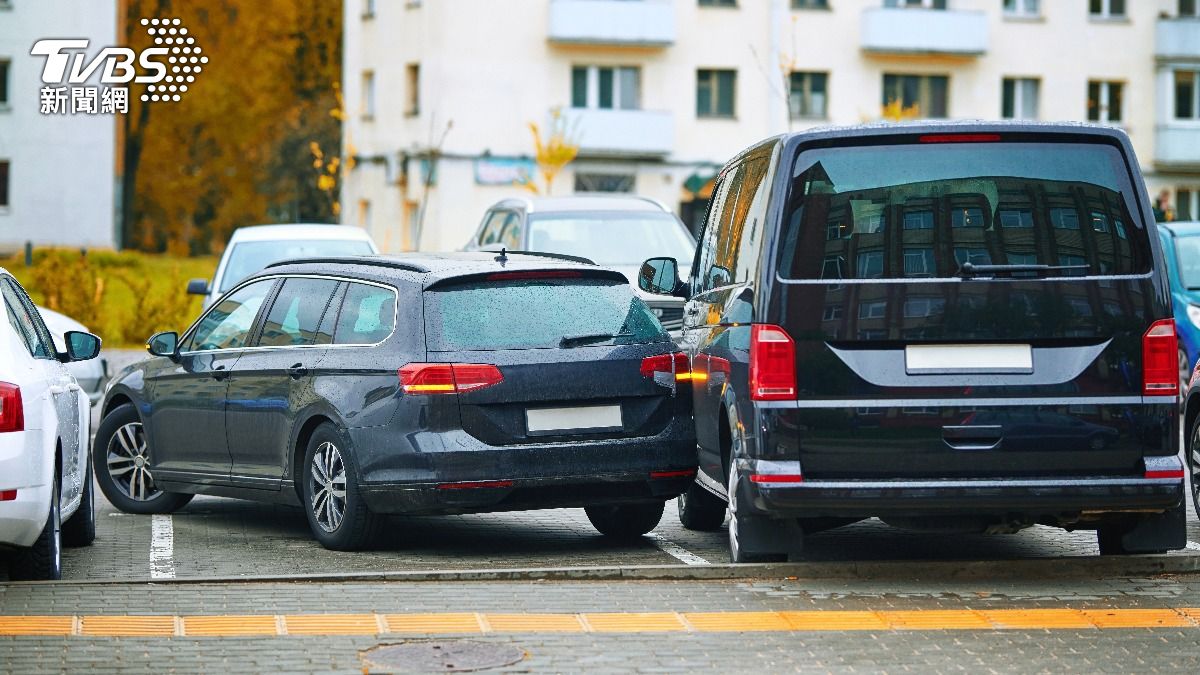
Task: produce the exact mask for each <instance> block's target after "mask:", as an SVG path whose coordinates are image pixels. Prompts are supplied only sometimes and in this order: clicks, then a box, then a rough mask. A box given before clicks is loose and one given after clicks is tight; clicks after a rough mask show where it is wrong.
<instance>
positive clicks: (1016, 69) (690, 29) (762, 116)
mask: <svg viewBox="0 0 1200 675" xmlns="http://www.w3.org/2000/svg"><path fill="white" fill-rule="evenodd" d="M1197 5H1200V2H1197V1H1196V0H347V1H346V3H345V7H346V9H345V11H346V16H345V45H344V71H343V90H344V93H345V101H346V113H347V115H346V121H345V124H344V131H343V141H344V148H345V149H346V151H347V152H348V153H349V154H352V155H353V156H354V157H355V158H356V164H355V166H354V167H353V168H352V169H351V170H350V171H349V172H348V174H347V175H346V177H345V180H344V183H343V187H342V206H343V208H342V219H343V222H345V223H347V224H357V225H360V226H362V227H366V228H367V229H369V230H370V231H371V233H372V235H373V236H374V237H375V239H376V241H378V242H379V244H380V245H381V247H383V248H384V249H385V250H391V251H397V250H405V249H411V248H421V249H425V250H444V249H456V248H459V247H461V246H462V245H463V244H465V243H466V241H467V238H468V237H470V235H471V234H472V233H473V232H474V230H475V228H476V226H477V225H478V223H479V219H480V217H481V216H482V214H483V212H484V210H485V209H486V208H487V206H489V205H490V204H492V203H494V202H495V201H497V200H499V199H501V198H504V197H507V196H512V195H514V194H522V193H526V194H527V192H525V191H524V189H523V188H521V187H517V186H514V185H513V180H514V178H517V177H518V176H520V175H522V172H527V171H528V170H529V168H530V164H531V158H532V156H533V154H534V142H533V138H532V136H531V134H530V131H529V129H528V126H527V125H528V124H529V123H530V122H535V123H537V124H539V125H541V126H542V127H543V128H544V127H545V126H546V125H547V124H548V121H549V118H550V116H551V111H552V110H560V111H561V114H562V116H563V119H564V120H565V123H566V126H567V128H568V129H569V130H570V133H571V135H572V137H574V138H575V139H576V140H577V141H578V143H579V145H580V153H579V157H578V158H577V159H576V160H575V161H574V162H572V163H571V164H570V165H568V167H567V168H566V169H565V170H564V171H563V172H562V173H561V174H560V175H559V176H558V178H556V180H555V182H554V185H553V188H552V190H551V192H552V193H553V194H555V195H562V194H571V193H575V192H593V191H629V192H636V193H639V194H642V195H645V196H649V197H653V198H656V199H658V200H660V201H662V202H663V203H665V204H667V205H669V206H670V207H671V208H673V209H675V210H676V211H677V212H679V213H680V214H681V216H682V217H683V218H684V220H685V222H688V223H689V225H692V224H694V223H697V222H698V221H699V219H700V217H702V214H703V208H704V206H705V205H706V203H707V201H706V200H707V196H708V194H707V190H708V189H709V186H710V185H711V177H712V175H713V174H714V172H715V170H716V169H717V168H719V167H720V165H722V164H723V163H724V162H725V161H726V160H727V159H728V158H729V157H731V156H732V155H734V154H735V153H737V152H738V151H739V150H741V149H742V148H744V147H746V146H748V145H750V144H752V143H754V142H756V141H758V140H761V139H763V138H765V137H768V136H771V135H774V134H778V133H782V132H786V131H789V130H800V129H804V128H809V127H813V126H823V125H829V124H855V123H859V122H865V121H874V120H878V119H880V118H881V116H883V114H884V106H885V104H886V103H889V102H891V103H895V104H896V105H895V106H894V107H895V108H900V109H904V110H905V111H906V112H905V114H907V115H913V114H916V115H918V116H920V117H928V118H956V119H961V118H967V119H999V118H1030V119H1039V120H1070V121H1092V122H1097V123H1103V124H1114V125H1119V126H1121V127H1122V128H1124V129H1125V130H1126V131H1128V132H1129V134H1130V136H1131V137H1132V139H1133V143H1134V146H1135V148H1136V150H1137V153H1138V157H1139V160H1140V161H1141V163H1142V168H1143V171H1144V172H1145V173H1146V176H1147V183H1148V185H1149V189H1150V191H1151V194H1152V196H1157V195H1159V194H1160V193H1162V192H1163V191H1166V193H1167V195H1168V199H1167V202H1168V205H1169V206H1170V207H1171V208H1172V209H1173V210H1174V211H1175V213H1176V216H1177V217H1179V218H1181V219H1182V218H1193V219H1200V16H1198V14H1197V12H1198V8H1197ZM431 158H433V159H432V160H431ZM430 167H432V172H430V170H429V169H430ZM538 182H539V185H540V181H538ZM541 187H542V188H543V191H544V186H541Z"/></svg>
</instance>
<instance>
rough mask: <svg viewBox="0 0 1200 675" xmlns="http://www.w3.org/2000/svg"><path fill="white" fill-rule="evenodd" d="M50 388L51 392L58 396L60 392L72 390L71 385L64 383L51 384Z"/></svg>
mask: <svg viewBox="0 0 1200 675" xmlns="http://www.w3.org/2000/svg"><path fill="white" fill-rule="evenodd" d="M49 389H50V393H51V394H53V395H55V396H57V395H58V394H65V393H67V392H68V391H70V388H69V387H67V386H66V385H62V384H52V385H50V387H49Z"/></svg>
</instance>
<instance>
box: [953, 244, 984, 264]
mask: <svg viewBox="0 0 1200 675" xmlns="http://www.w3.org/2000/svg"><path fill="white" fill-rule="evenodd" d="M954 262H956V263H958V266H959V267H962V266H963V264H965V263H971V264H972V265H991V264H992V256H991V255H990V254H989V253H988V251H987V249H986V248H959V247H955V249H954Z"/></svg>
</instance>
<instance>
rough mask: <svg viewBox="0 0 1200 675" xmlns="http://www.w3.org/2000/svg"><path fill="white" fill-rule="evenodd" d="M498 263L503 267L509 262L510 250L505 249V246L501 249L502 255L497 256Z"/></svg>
mask: <svg viewBox="0 0 1200 675" xmlns="http://www.w3.org/2000/svg"><path fill="white" fill-rule="evenodd" d="M496 262H498V263H500V264H501V265H503V264H504V263H506V262H508V249H507V248H505V247H503V246H501V247H500V255H498V256H496Z"/></svg>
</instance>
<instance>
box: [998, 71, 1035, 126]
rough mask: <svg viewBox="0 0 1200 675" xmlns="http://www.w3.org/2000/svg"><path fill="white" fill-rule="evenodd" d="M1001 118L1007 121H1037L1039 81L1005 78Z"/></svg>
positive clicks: (1026, 78) (1023, 78) (1029, 78)
mask: <svg viewBox="0 0 1200 675" xmlns="http://www.w3.org/2000/svg"><path fill="white" fill-rule="evenodd" d="M1003 86H1004V91H1003V96H1002V97H1001V98H1002V99H1003V101H1002V102H1001V105H1000V116H1001V117H1002V118H1004V119H1006V120H1036V119H1037V117H1038V90H1039V88H1040V84H1039V82H1038V80H1036V79H1033V78H1031V77H1006V78H1004V85H1003Z"/></svg>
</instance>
